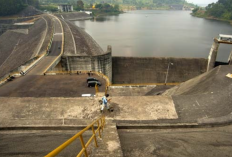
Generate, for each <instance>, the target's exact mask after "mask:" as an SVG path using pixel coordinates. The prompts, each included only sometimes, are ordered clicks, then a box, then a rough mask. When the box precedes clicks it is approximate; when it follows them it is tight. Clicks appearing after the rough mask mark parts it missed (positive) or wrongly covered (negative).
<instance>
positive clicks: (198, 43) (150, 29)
mask: <svg viewBox="0 0 232 157" xmlns="http://www.w3.org/2000/svg"><path fill="white" fill-rule="evenodd" d="M190 13H191V12H190V11H164V10H148V11H147V10H146V11H143V10H140V11H130V12H126V13H124V14H120V15H118V16H104V17H100V18H97V19H94V20H86V21H75V24H76V25H77V26H79V27H81V28H83V29H84V30H85V31H86V32H87V33H88V34H90V35H91V36H92V37H93V38H94V39H95V40H96V41H97V43H98V44H99V45H100V46H101V47H102V48H103V50H106V48H107V45H112V49H113V56H127V57H181V58H182V57H183V58H207V57H208V54H209V51H210V48H211V46H212V44H213V38H215V37H218V35H219V34H230V35H232V26H231V25H230V24H229V23H228V22H221V21H215V20H207V19H203V18H197V17H193V16H191V15H190ZM231 50H232V46H231V45H223V44H221V45H220V47H219V52H218V57H217V60H218V61H227V60H228V57H229V54H230V52H231Z"/></svg>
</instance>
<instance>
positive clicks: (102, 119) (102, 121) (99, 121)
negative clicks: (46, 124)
mask: <svg viewBox="0 0 232 157" xmlns="http://www.w3.org/2000/svg"><path fill="white" fill-rule="evenodd" d="M96 123H97V126H98V127H97V130H94V124H96ZM104 126H105V117H104V116H102V117H100V118H98V119H97V120H95V121H94V122H93V123H91V124H90V125H89V126H87V127H86V128H85V129H83V130H82V131H80V132H78V133H77V134H76V135H74V136H73V137H71V138H70V139H69V140H67V141H66V142H64V143H63V144H61V145H60V146H59V147H57V148H56V149H54V150H53V151H52V152H50V153H49V154H47V155H46V156H45V157H54V156H56V155H57V154H59V153H60V152H61V151H62V150H63V149H64V148H66V147H67V146H69V145H70V144H71V143H72V142H73V141H74V140H75V139H77V138H78V137H79V138H80V142H81V146H82V149H81V151H80V152H79V154H78V155H77V157H80V156H81V155H82V154H83V153H84V154H85V157H88V153H87V150H86V148H87V147H88V146H89V144H90V143H91V142H92V140H93V139H94V141H95V146H96V147H98V145H97V138H96V133H98V135H99V137H100V138H101V132H102V131H103V127H104ZM90 128H92V132H93V135H92V136H91V137H90V139H89V140H88V142H87V143H86V144H85V143H84V140H83V136H82V134H83V133H84V132H85V131H87V130H89V129H90Z"/></svg>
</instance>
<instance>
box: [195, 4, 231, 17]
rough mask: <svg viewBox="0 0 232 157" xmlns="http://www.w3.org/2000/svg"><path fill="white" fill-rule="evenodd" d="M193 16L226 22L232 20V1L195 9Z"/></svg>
mask: <svg viewBox="0 0 232 157" xmlns="http://www.w3.org/2000/svg"><path fill="white" fill-rule="evenodd" d="M193 15H195V16H199V17H210V18H218V19H224V20H232V0H218V2H216V3H211V4H209V5H208V6H207V7H205V8H195V9H194V10H193Z"/></svg>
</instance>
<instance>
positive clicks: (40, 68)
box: [28, 17, 63, 75]
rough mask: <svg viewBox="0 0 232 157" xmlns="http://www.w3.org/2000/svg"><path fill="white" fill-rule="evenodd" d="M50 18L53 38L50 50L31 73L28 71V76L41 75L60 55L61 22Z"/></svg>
mask: <svg viewBox="0 0 232 157" xmlns="http://www.w3.org/2000/svg"><path fill="white" fill-rule="evenodd" d="M52 18H53V19H54V37H53V42H52V45H51V48H50V53H49V54H48V56H46V57H44V58H43V59H42V60H41V61H40V62H39V63H38V64H37V65H36V66H35V67H34V68H33V69H32V70H31V71H29V72H28V75H43V74H44V72H45V70H46V69H47V68H48V67H49V66H50V65H51V63H53V62H54V61H55V60H56V58H57V56H59V55H60V53H62V52H61V50H62V38H63V29H62V26H61V22H60V21H59V19H58V18H56V17H52Z"/></svg>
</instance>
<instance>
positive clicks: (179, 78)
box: [112, 57, 207, 84]
mask: <svg viewBox="0 0 232 157" xmlns="http://www.w3.org/2000/svg"><path fill="white" fill-rule="evenodd" d="M169 62H170V63H173V65H170V69H169V73H168V77H167V83H173V82H175V83H176V82H184V81H187V80H189V79H191V78H193V77H196V76H198V75H200V74H202V73H204V72H205V71H206V67H207V60H206V59H200V58H151V57H150V58H145V57H144V58H142V57H113V58H112V63H113V64H112V71H113V75H112V82H113V83H114V84H130V83H164V82H165V78H166V75H167V69H168V64H169Z"/></svg>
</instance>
